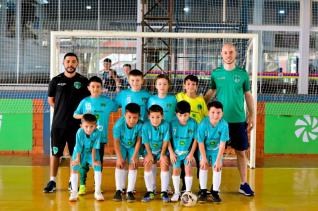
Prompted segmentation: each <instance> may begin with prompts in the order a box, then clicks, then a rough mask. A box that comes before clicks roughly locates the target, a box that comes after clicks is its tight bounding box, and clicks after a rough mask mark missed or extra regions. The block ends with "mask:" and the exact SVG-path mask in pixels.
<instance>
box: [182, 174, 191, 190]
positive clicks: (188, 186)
mask: <svg viewBox="0 0 318 211" xmlns="http://www.w3.org/2000/svg"><path fill="white" fill-rule="evenodd" d="M192 178H193V177H188V176H185V177H184V180H185V184H186V191H188V192H190V191H191V188H192Z"/></svg>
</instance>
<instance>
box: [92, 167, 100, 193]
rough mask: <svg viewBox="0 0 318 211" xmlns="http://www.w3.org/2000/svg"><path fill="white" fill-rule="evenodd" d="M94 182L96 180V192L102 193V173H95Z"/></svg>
mask: <svg viewBox="0 0 318 211" xmlns="http://www.w3.org/2000/svg"><path fill="white" fill-rule="evenodd" d="M94 180H95V192H100V187H101V185H102V172H101V171H94Z"/></svg>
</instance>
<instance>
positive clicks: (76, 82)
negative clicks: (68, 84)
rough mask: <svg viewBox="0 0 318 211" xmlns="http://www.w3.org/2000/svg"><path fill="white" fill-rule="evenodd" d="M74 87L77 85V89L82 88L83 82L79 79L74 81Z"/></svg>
mask: <svg viewBox="0 0 318 211" xmlns="http://www.w3.org/2000/svg"><path fill="white" fill-rule="evenodd" d="M74 87H75V89H80V88H81V87H82V83H81V82H79V81H75V82H74Z"/></svg>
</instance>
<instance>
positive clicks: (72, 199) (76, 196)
mask: <svg viewBox="0 0 318 211" xmlns="http://www.w3.org/2000/svg"><path fill="white" fill-rule="evenodd" d="M77 199H78V194H77V192H76V191H72V192H71V195H70V198H69V201H77Z"/></svg>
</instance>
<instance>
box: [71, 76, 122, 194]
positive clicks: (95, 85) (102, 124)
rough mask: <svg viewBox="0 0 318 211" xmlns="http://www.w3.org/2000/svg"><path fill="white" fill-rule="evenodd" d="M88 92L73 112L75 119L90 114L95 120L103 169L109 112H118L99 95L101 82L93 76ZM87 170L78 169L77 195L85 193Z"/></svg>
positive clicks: (101, 88) (114, 105) (109, 100)
mask: <svg viewBox="0 0 318 211" xmlns="http://www.w3.org/2000/svg"><path fill="white" fill-rule="evenodd" d="M87 88H88V90H89V91H90V93H91V95H90V96H89V97H86V98H84V99H83V100H82V101H81V102H80V104H79V105H78V107H77V109H76V110H75V112H74V118H75V119H81V118H82V116H83V114H85V113H90V114H93V115H95V116H96V118H97V129H98V130H100V131H101V132H102V140H101V143H100V149H99V155H100V158H101V166H102V168H103V157H104V148H105V144H107V143H108V121H109V116H110V113H111V112H116V111H117V110H118V107H117V104H116V103H115V102H114V101H112V100H111V99H110V98H108V97H106V96H103V95H101V93H102V90H103V86H102V80H101V79H100V78H99V77H97V76H93V77H91V78H90V79H89V80H88V87H87ZM88 170H89V167H88V166H81V168H80V175H81V178H80V190H79V194H80V195H83V194H85V193H86V187H85V183H86V175H87V172H88Z"/></svg>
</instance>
